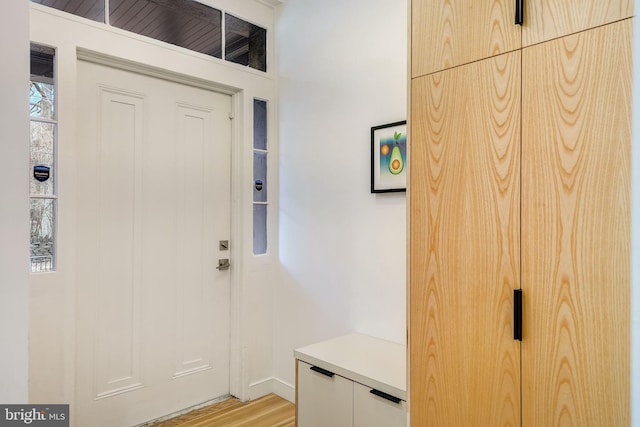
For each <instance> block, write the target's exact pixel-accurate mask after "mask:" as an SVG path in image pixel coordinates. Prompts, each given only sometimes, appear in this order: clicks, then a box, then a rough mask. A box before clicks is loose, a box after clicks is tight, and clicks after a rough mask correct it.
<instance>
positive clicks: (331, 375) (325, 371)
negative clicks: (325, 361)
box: [309, 366, 335, 378]
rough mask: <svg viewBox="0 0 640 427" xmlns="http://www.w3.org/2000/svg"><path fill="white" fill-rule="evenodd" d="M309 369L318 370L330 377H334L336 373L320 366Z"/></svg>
mask: <svg viewBox="0 0 640 427" xmlns="http://www.w3.org/2000/svg"><path fill="white" fill-rule="evenodd" d="M309 369H311V370H312V371H314V372H317V373H319V374H322V375H324V376H327V377H329V378H333V376H334V375H335V374H334V373H333V372H331V371H327V370H326V369H322V368H321V367H319V366H312V367H310V368H309Z"/></svg>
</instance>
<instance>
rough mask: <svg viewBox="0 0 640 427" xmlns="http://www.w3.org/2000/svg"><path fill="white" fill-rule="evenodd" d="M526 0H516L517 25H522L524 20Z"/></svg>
mask: <svg viewBox="0 0 640 427" xmlns="http://www.w3.org/2000/svg"><path fill="white" fill-rule="evenodd" d="M523 1H524V0H516V19H515V21H516V25H522V23H523V22H524V5H523V4H522V3H523Z"/></svg>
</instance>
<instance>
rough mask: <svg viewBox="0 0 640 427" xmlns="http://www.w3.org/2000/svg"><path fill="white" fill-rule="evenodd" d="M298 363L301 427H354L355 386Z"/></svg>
mask: <svg viewBox="0 0 640 427" xmlns="http://www.w3.org/2000/svg"><path fill="white" fill-rule="evenodd" d="M312 368H314V366H313V365H310V364H308V363H305V362H302V361H298V427H327V426H331V427H343V426H344V427H350V426H351V425H352V422H353V382H352V381H350V380H347V379H345V378H343V377H341V376H339V375H331V373H330V372H328V371H325V372H324V373H323V372H317V371H315V370H313V369H312Z"/></svg>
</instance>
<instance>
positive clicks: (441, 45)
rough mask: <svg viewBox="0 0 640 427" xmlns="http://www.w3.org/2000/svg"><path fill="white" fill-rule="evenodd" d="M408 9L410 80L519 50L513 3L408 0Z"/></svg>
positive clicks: (496, 1) (505, 0) (471, 0)
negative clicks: (410, 23)
mask: <svg viewBox="0 0 640 427" xmlns="http://www.w3.org/2000/svg"><path fill="white" fill-rule="evenodd" d="M411 8H412V10H411V20H412V22H413V25H412V26H411V45H412V48H411V76H412V77H419V76H423V75H425V74H430V73H433V72H436V71H441V70H444V69H446V68H451V67H454V66H457V65H461V64H467V63H469V62H473V61H477V60H479V59H483V58H487V57H490V56H495V55H499V54H501V53H505V52H510V51H513V50H516V49H519V48H520V26H519V25H515V23H514V18H515V7H514V0H489V1H481V2H479V1H474V0H447V1H442V0H412V1H411ZM416 23H423V24H422V25H416Z"/></svg>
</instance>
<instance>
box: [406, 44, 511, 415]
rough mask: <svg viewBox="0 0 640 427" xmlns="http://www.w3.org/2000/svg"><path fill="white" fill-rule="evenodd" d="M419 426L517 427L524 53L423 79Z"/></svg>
mask: <svg viewBox="0 0 640 427" xmlns="http://www.w3.org/2000/svg"><path fill="white" fill-rule="evenodd" d="M410 123H411V138H412V139H411V147H410V149H411V159H412V160H411V161H412V165H415V166H414V167H412V168H411V169H410V174H411V176H410V186H411V187H410V200H409V208H410V227H411V233H410V257H411V267H410V288H409V292H410V295H409V298H410V305H409V323H410V337H409V339H410V346H409V351H410V356H409V357H410V372H411V381H410V398H411V405H410V406H411V414H410V417H411V424H412V425H413V426H426V425H429V426H443V427H451V426H487V427H489V426H491V427H495V426H516V425H518V424H519V420H520V344H519V341H514V339H513V290H514V289H517V288H519V287H520V284H519V277H520V268H519V262H520V261H519V257H520V240H519V233H520V222H519V219H520V192H519V185H520V180H519V177H520V146H519V144H520V52H512V53H508V54H504V55H500V56H497V57H495V58H490V59H487V60H484V61H479V62H475V63H472V64H468V65H464V66H461V67H457V68H454V69H451V70H447V71H444V72H440V73H436V74H433V75H430V76H426V77H422V78H419V79H414V80H413V84H412V105H411V120H410Z"/></svg>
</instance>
